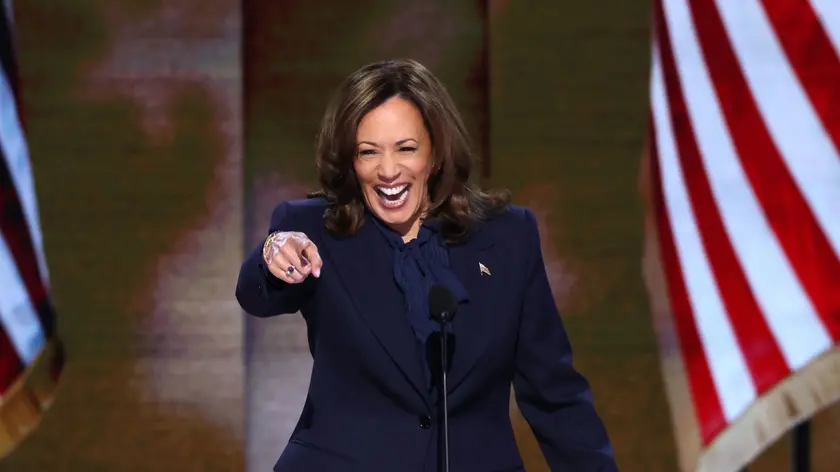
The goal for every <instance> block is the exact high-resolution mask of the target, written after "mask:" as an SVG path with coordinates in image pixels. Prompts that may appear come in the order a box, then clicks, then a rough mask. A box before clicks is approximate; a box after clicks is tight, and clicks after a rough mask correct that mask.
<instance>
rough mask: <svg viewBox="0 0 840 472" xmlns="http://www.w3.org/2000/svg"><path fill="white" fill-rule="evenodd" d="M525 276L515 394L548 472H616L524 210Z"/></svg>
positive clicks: (530, 220) (533, 222) (537, 240)
mask: <svg viewBox="0 0 840 472" xmlns="http://www.w3.org/2000/svg"><path fill="white" fill-rule="evenodd" d="M525 213H526V220H527V226H528V233H527V238H528V245H527V246H525V247H529V248H531V249H530V252H531V255H530V257H529V258H528V259H529V265H528V267H529V269H528V275H527V277H528V279H527V285H526V289H525V290H526V292H525V297H524V299H523V303H522V313H521V320H520V325H519V339H518V342H517V350H516V371H515V374H514V381H513V386H514V392H515V394H516V400H517V403H518V405H519V409H520V411H521V412H522V415H523V416H524V417H525V419H526V420H527V421H528V424H529V425H530V426H531V429H532V430H533V431H534V435H535V436H536V438H537V440H538V442H539V444H540V449H541V450H542V452H543V455H544V456H545V459H546V461H547V462H548V465H549V466H550V468H551V470H574V471H576V472H617V471H618V467H617V465H616V463H615V459H614V458H613V449H612V445H611V444H610V440H609V437H608V435H607V431H606V428H605V427H604V424H603V423H602V421H601V419H600V418H599V416H598V414H597V412H596V411H595V406H594V404H593V398H592V392H591V391H590V388H589V384H588V382H587V381H586V379H585V378H584V377H583V375H581V374H580V373H579V372H577V371H576V370H575V368H574V367H573V366H572V348H571V345H570V344H569V339H568V336H567V334H566V330H565V328H564V327H563V322H562V321H561V319H560V314H559V313H558V311H557V306H556V305H555V302H554V297H553V296H552V293H551V287H550V286H549V284H548V277H547V275H546V270H545V264H544V262H543V256H542V250H541V249H540V236H539V230H538V229H537V225H536V219H535V218H534V215H533V213H531V211H530V210H526V212H525Z"/></svg>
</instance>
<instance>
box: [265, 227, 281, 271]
mask: <svg viewBox="0 0 840 472" xmlns="http://www.w3.org/2000/svg"><path fill="white" fill-rule="evenodd" d="M282 233H283V232H282V231H275V232H273V233H271V234H269V235H268V237H267V238H265V242H264V243H263V248H262V256H263V261H264V262H265V263H266V264H271V259H272V258H273V256H274V254H272V248H273V247H274V243H275V241H277V239H279V238H280V235H281V234H282Z"/></svg>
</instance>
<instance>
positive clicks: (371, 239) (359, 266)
mask: <svg viewBox="0 0 840 472" xmlns="http://www.w3.org/2000/svg"><path fill="white" fill-rule="evenodd" d="M324 245H325V248H324V249H325V250H326V253H327V254H328V256H329V258H330V259H331V260H332V261H333V264H334V266H333V267H334V269H335V271H336V272H337V273H338V274H339V277H340V279H341V282H342V284H343V285H344V287H345V288H346V289H347V293H348V294H349V296H350V299H351V300H352V301H353V305H354V306H355V308H356V310H357V311H358V313H359V314H360V315H361V316H362V318H363V319H364V320H365V321H366V322H367V325H368V327H369V328H370V330H371V331H372V332H373V335H374V337H376V339H377V340H378V341H379V343H380V344H381V345H382V347H383V348H384V349H385V351H386V352H387V353H388V355H389V356H390V357H391V359H392V360H393V361H394V363H395V364H396V365H397V367H398V368H399V369H400V370H401V371H402V372H403V373H404V374H405V376H406V378H407V379H408V380H409V382H410V383H411V385H412V386H413V387H414V388H415V390H417V392H418V393H419V394H420V395H421V396H422V397H423V398H424V399H425V398H426V396H427V394H426V390H427V389H426V388H425V377H424V375H423V371H422V364H421V362H420V358H419V357H418V353H417V344H416V343H417V341H416V338H415V336H414V333H413V331H412V328H411V324H410V323H409V321H408V319H407V317H406V313H405V299H404V297H403V295H402V292H401V291H400V289H399V286H398V285H397V283H396V281H395V280H394V260H393V259H392V258H391V257H390V253H389V247H388V244H387V242H386V241H384V240H382V235H381V234H378V230H377V229H376V228H375V227H374V223H373V222H371V221H367V222H366V223H365V224H364V225H363V226H362V228H361V229H360V230H359V232H358V233H357V234H356V235H354V236H351V237H343V238H339V237H333V236H331V235H329V234H328V235H326V237H325V238H324Z"/></svg>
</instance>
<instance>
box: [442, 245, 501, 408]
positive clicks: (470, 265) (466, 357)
mask: <svg viewBox="0 0 840 472" xmlns="http://www.w3.org/2000/svg"><path fill="white" fill-rule="evenodd" d="M492 246H493V241H492V239H490V237H489V234H488V233H487V232H482V231H481V230H479V232H477V233H476V234H475V235H474V237H473V238H472V239H471V240H470V241H469V242H467V243H465V244H461V245H456V246H452V247H450V248H449V263H450V265H451V267H452V270H453V271H454V272H455V274H456V275H457V276H458V278H459V280H461V283H463V284H464V287H466V289H467V292H469V301H468V302H466V303H464V304H462V305H461V306H459V307H458V312H457V313H456V315H455V319H454V320H453V321H452V325H453V326H452V330H453V332H454V333H455V339H456V341H455V344H456V346H455V352H454V353H453V355H452V370H451V371H450V373H449V382H448V383H449V388H448V390H449V391H450V392H452V391H453V390H455V388H457V387H458V385H459V384H460V383H461V382H462V381H463V380H464V379H465V378H466V377H467V374H469V372H470V371H471V370H472V368H473V367H474V366H475V364H476V363H477V362H478V360H479V359H480V358H481V356H482V355H483V354H484V352H485V351H486V350H487V348H488V347H489V343H490V340H491V335H492V327H493V323H492V322H491V321H492V319H493V318H492V316H491V315H492V309H493V306H492V299H493V297H492V296H491V294H492V293H493V290H494V288H493V286H492V282H493V280H492V279H491V276H489V275H487V274H482V271H481V269H480V267H481V266H480V265H479V264H485V265H489V267H492V263H491V264H488V260H486V256H488V255H489V253H490V251H489V249H490V248H491V247H492ZM496 290H498V288H497V289H496Z"/></svg>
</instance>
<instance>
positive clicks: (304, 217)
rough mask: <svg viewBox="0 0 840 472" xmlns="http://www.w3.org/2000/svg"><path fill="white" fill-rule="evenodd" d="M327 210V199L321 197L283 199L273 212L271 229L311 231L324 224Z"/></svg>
mask: <svg viewBox="0 0 840 472" xmlns="http://www.w3.org/2000/svg"><path fill="white" fill-rule="evenodd" d="M326 210H327V200H326V199H325V198H321V197H317V198H305V199H300V200H285V201H282V202H280V203H278V204H277V206H275V207H274V211H273V212H272V213H271V230H272V231H280V230H283V231H302V232H309V231H312V230H313V229H318V228H320V227H321V226H322V225H323V218H324V212H325V211H326Z"/></svg>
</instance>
